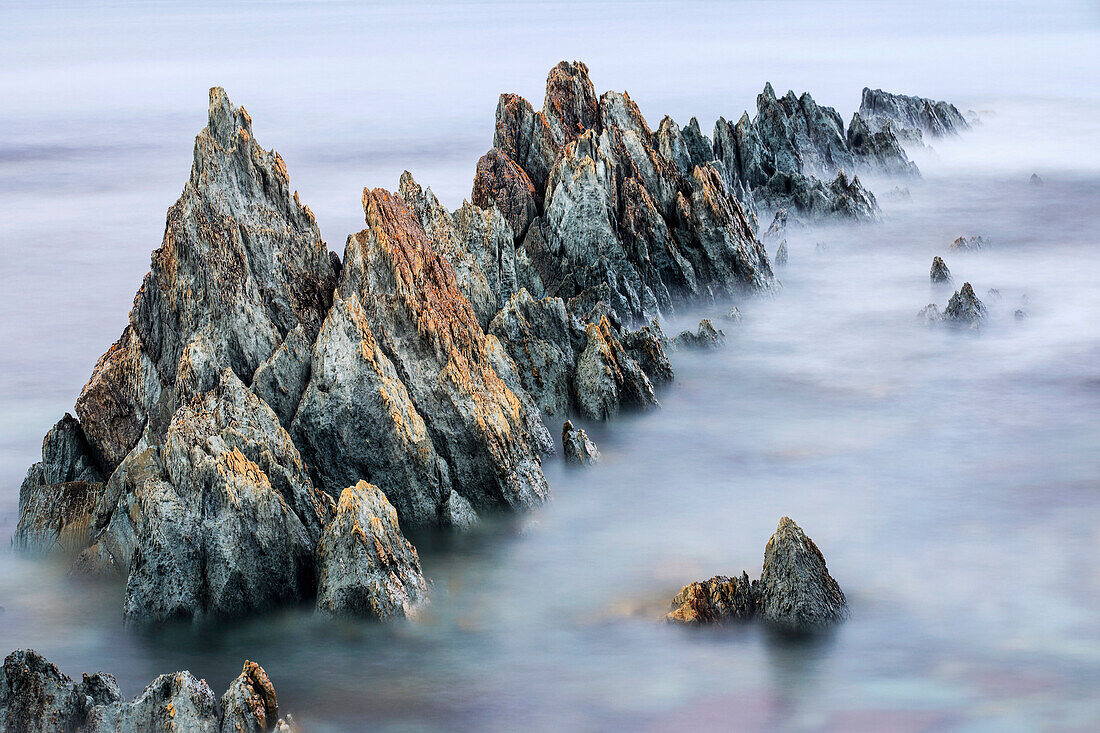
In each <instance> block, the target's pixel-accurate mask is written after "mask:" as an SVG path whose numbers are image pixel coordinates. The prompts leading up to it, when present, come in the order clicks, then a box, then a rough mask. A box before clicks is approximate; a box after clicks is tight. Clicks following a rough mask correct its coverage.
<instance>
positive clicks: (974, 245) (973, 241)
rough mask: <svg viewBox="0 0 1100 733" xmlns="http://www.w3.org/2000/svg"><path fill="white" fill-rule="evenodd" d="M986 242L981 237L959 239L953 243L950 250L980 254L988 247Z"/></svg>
mask: <svg viewBox="0 0 1100 733" xmlns="http://www.w3.org/2000/svg"><path fill="white" fill-rule="evenodd" d="M986 244H987V243H986V241H985V240H984V239H982V237H981V236H979V235H974V236H970V237H959V238H957V239H956V240H955V241H954V242H952V243H951V245H950V247H949V248H948V249H953V250H956V251H960V252H978V251H980V250H981V249H982V248H983V247H985V245H986Z"/></svg>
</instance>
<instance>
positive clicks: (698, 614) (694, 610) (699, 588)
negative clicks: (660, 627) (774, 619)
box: [665, 572, 757, 625]
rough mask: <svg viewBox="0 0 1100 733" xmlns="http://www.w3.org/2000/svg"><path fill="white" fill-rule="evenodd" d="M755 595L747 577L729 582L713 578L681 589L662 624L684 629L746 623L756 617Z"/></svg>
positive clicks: (717, 576)
mask: <svg viewBox="0 0 1100 733" xmlns="http://www.w3.org/2000/svg"><path fill="white" fill-rule="evenodd" d="M756 593H757V589H756V583H750V582H749V575H748V573H745V572H742V573H741V575H740V577H736V576H735V577H732V578H729V577H726V576H724V575H716V576H714V577H713V578H711V579H710V580H704V581H702V582H696V583H690V584H688V585H685V586H684V587H683V589H682V590H681V591H680V592H679V593H677V594H676V597H675V598H673V599H672V610H671V611H670V612H669V613H668V614H666V615H665V621H667V622H669V623H679V624H688V625H703V624H717V625H722V624H725V623H730V622H738V621H748V620H749V619H751V618H753V616H755V615H756Z"/></svg>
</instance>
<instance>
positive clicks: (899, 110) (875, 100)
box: [859, 87, 970, 143]
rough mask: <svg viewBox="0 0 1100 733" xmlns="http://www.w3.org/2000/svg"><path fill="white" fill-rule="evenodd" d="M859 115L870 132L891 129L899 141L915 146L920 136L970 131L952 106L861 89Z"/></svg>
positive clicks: (920, 98) (865, 88) (939, 135)
mask: <svg viewBox="0 0 1100 733" xmlns="http://www.w3.org/2000/svg"><path fill="white" fill-rule="evenodd" d="M859 114H860V116H861V117H863V119H864V120H865V121H866V122H867V125H868V126H869V127H871V129H874V130H883V129H885V128H887V127H890V128H892V129H893V131H894V132H896V133H897V135H898V137H899V138H900V139H903V140H906V141H911V142H917V143H919V142H920V141H921V139H922V137H923V135H928V136H929V137H943V136H945V135H955V134H958V133H959V132H961V131H963V130H968V129H970V125H969V124H968V123H967V121H966V119H965V118H964V117H963V116H962V114H961V113H960V112H959V110H958V109H956V107H955V105H953V104H948V103H947V102H936V101H933V100H931V99H925V98H924V97H910V96H906V95H904V94H890V93H889V92H884V91H882V90H881V89H868V88H867V87H864V88H863V98H862V100H861V101H860V105H859Z"/></svg>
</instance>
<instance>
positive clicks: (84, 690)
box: [0, 649, 122, 733]
mask: <svg viewBox="0 0 1100 733" xmlns="http://www.w3.org/2000/svg"><path fill="white" fill-rule="evenodd" d="M121 699H122V694H121V693H120V692H119V689H118V684H117V683H116V682H115V678H114V677H112V676H111V675H109V674H104V673H103V672H97V673H96V674H94V675H91V676H89V675H84V679H83V680H82V681H81V682H73V681H72V680H71V679H70V678H69V677H68V675H65V674H62V673H61V671H60V670H58V668H57V667H56V666H55V665H54V664H52V663H50V662H48V661H47V660H46V659H45V658H44V657H43V656H42V655H41V654H39V653H38V652H36V651H34V650H33V649H19V650H17V651H14V652H12V653H11V654H9V655H8V656H7V658H6V659H4V666H3V667H0V730H5V731H12V732H13V733H14V732H16V731H18V732H19V733H55V732H64V733H70V732H72V731H77V730H83V729H84V725H85V722H86V721H87V719H88V716H89V714H90V713H91V711H92V710H93V709H94V708H95V706H98V705H110V704H111V703H115V702H117V701H118V700H121Z"/></svg>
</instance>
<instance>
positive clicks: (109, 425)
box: [76, 88, 335, 473]
mask: <svg viewBox="0 0 1100 733" xmlns="http://www.w3.org/2000/svg"><path fill="white" fill-rule="evenodd" d="M334 286H335V273H334V271H333V266H332V262H331V260H330V259H329V254H328V249H327V247H326V246H325V243H324V242H323V241H322V240H321V236H320V232H319V230H318V228H317V223H316V221H315V220H314V218H313V214H312V212H310V210H309V208H308V207H306V206H303V205H301V204H300V203H299V201H298V198H297V194H292V192H291V189H290V185H289V178H288V176H287V172H286V166H285V164H284V163H283V160H282V158H281V157H279V155H278V154H277V153H272V152H270V151H267V150H264V149H263V148H261V147H260V146H259V145H258V144H257V143H256V141H255V138H254V137H253V135H252V120H251V118H250V117H249V116H248V113H247V112H245V111H244V109H241V108H238V107H234V106H233V105H232V104H231V103H230V102H229V99H228V98H227V97H226V95H225V92H224V91H222V90H221V89H220V88H215V89H212V90H211V91H210V114H209V124H208V125H207V127H206V129H204V130H203V131H202V132H200V133H199V135H198V137H197V138H196V139H195V154H194V164H193V167H192V170H191V178H190V180H189V181H188V182H187V185H186V186H185V187H184V190H183V194H182V195H181V196H180V199H179V200H178V201H177V202H176V204H175V205H174V206H173V207H172V208H171V209H170V210H169V212H168V222H167V226H166V229H165V234H164V243H163V244H162V246H161V247H160V249H158V250H156V251H155V252H154V253H153V257H152V269H151V271H150V272H149V274H148V275H147V276H146V278H145V282H144V283H143V285H142V287H141V289H140V290H139V291H138V296H137V298H136V299H135V301H134V307H133V310H132V311H131V313H130V325H129V326H128V327H127V329H126V330H125V332H124V333H123V335H122V337H121V338H120V339H119V341H118V342H117V343H116V344H115V345H114V346H112V347H111V349H110V350H109V351H108V352H107V353H106V354H104V355H103V357H101V358H100V361H99V363H98V364H97V365H96V368H95V370H94V372H93V374H92V377H91V379H90V380H89V382H88V384H87V385H86V386H85V387H84V390H83V392H82V393H81V395H80V398H79V399H78V400H77V405H76V410H77V414H78V415H79V416H80V418H81V423H82V426H83V428H84V432H85V434H86V436H87V438H88V441H89V443H90V444H91V447H92V450H93V453H94V455H95V456H96V458H97V461H98V463H99V465H100V466H102V467H103V469H104V470H105V471H106V472H107V473H110V472H112V471H113V470H114V469H115V467H117V466H118V464H119V463H121V461H122V459H123V458H124V457H125V455H126V453H128V452H129V451H130V449H131V448H133V446H134V445H136V443H137V441H138V439H139V438H140V437H141V434H142V432H143V430H144V428H145V425H146V424H150V425H152V426H153V428H154V432H155V433H156V434H157V436H158V437H159V436H163V432H164V430H165V429H166V428H167V425H168V423H169V421H170V420H171V417H172V415H173V414H174V413H175V410H176V408H177V407H178V406H179V404H181V403H182V402H183V401H185V400H186V399H187V398H188V397H189V396H190V393H187V392H186V390H184V389H183V388H182V387H183V385H180V384H177V371H178V368H179V363H180V360H181V358H182V357H183V356H184V354H185V353H186V351H187V350H188V349H189V348H192V344H193V343H194V342H195V341H196V339H199V340H201V341H202V348H203V349H206V350H208V351H209V358H210V359H211V361H212V363H213V365H214V367H216V368H214V369H213V373H215V374H216V373H217V372H219V371H220V370H221V368H224V367H229V368H231V369H232V370H233V371H234V373H236V374H237V376H238V377H239V378H240V379H241V380H242V381H244V382H246V383H250V382H251V381H252V378H253V375H254V374H255V372H256V370H257V369H258V368H260V366H261V365H262V364H263V363H264V362H265V361H267V360H268V359H270V358H271V357H272V355H273V354H274V353H275V352H276V350H277V349H278V348H279V347H280V345H281V344H282V343H283V341H284V339H285V338H286V336H287V334H289V333H291V332H292V331H293V330H294V329H295V327H297V326H299V325H301V326H302V328H303V329H304V330H305V332H306V334H307V340H312V336H313V335H314V334H316V332H317V329H318V328H319V327H320V325H321V321H322V320H323V318H324V315H325V312H326V311H327V310H328V306H329V303H330V301H331V296H332V290H333V287H334ZM196 293H201V294H202V297H196V295H195V294H196ZM291 371H293V370H291ZM288 401H289V402H294V399H293V397H289V398H288Z"/></svg>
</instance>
